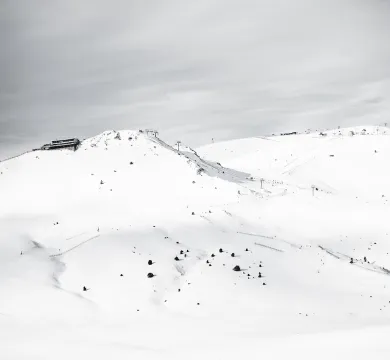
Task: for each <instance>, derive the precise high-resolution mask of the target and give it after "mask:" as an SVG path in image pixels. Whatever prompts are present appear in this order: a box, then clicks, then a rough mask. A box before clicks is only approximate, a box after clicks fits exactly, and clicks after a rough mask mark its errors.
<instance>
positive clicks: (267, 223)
mask: <svg viewBox="0 0 390 360" xmlns="http://www.w3.org/2000/svg"><path fill="white" fill-rule="evenodd" d="M366 130H367V131H366V132H365V133H367V134H366V135H360V134H361V132H362V129H342V130H340V135H339V134H338V133H339V130H335V131H329V132H328V133H327V136H323V135H320V134H319V133H313V134H306V135H296V136H278V137H270V138H253V139H243V140H236V141H231V142H226V143H219V144H218V143H217V144H211V145H209V146H207V147H203V148H201V149H197V150H196V151H195V150H193V149H190V148H188V147H185V146H182V147H181V148H180V150H179V151H178V150H177V149H174V148H172V147H170V146H169V145H167V144H166V143H165V142H164V141H163V140H161V139H159V138H155V137H153V136H150V135H147V134H145V133H143V132H138V131H120V132H116V131H108V132H105V133H103V134H101V135H98V136H96V137H94V138H91V139H87V140H85V141H83V143H82V146H81V147H80V148H79V150H78V151H76V152H73V151H68V150H62V151H53V152H44V151H35V152H31V153H28V154H25V155H23V156H21V157H18V158H15V159H12V160H10V161H6V162H2V163H0V200H1V203H0V227H1V234H0V294H1V296H0V332H1V339H2V342H1V343H0V354H1V355H2V357H1V358H4V359H46V358H47V359H49V358H50V359H51V358H52V355H53V351H55V356H56V358H57V359H68V358H70V357H73V358H84V357H87V358H96V359H100V358H101V359H105V358H107V356H111V357H114V358H116V359H127V358H129V357H131V358H137V359H138V358H140V359H143V358H145V359H165V358H167V359H168V358H169V359H175V358H183V357H185V358H194V359H195V358H199V357H202V358H203V359H209V358H210V359H211V358H213V359H218V358H223V359H228V358H236V357H237V356H243V355H248V356H249V355H250V356H252V357H253V356H254V354H257V355H258V357H265V358H269V359H279V358H285V356H287V354H288V356H290V357H291V356H293V358H296V357H298V356H299V357H300V358H304V359H305V358H307V359H311V358H313V357H315V358H317V359H322V358H324V359H326V358H328V357H329V356H332V357H334V358H345V357H347V358H348V356H354V357H355V358H363V357H367V356H371V357H374V358H376V359H385V358H386V359H387V358H388V356H389V351H390V346H389V345H387V341H386V337H387V336H388V335H389V333H390V292H389V289H388V286H389V279H390V278H389V271H390V261H389V260H390V256H389V253H390V242H389V241H390V236H389V234H390V223H389V221H388V218H389V214H390V211H389V204H388V200H387V199H388V197H389V196H390V191H389V190H390V185H389V184H390V182H389V180H390V179H389V177H390V172H389V171H388V169H387V165H386V164H388V163H389V160H390V142H389V139H390V137H389V136H388V135H389V134H388V132H387V129H384V128H380V129H378V130H377V129H376V128H366ZM351 131H354V133H356V134H357V135H354V136H351V133H350V132H351ZM330 155H333V156H330ZM221 164H222V165H221ZM312 185H314V186H315V189H314V192H313V189H312ZM232 253H234V255H235V256H234V257H233V256H232ZM351 258H352V264H351V263H350V262H351ZM149 260H151V261H152V264H151V265H148V261H149ZM236 265H238V266H240V268H241V270H240V271H237V272H236V271H233V270H232V269H233V267H234V266H236ZM148 273H152V274H153V275H154V276H153V277H152V278H148V277H147V274H148ZM259 275H261V277H259ZM83 286H85V287H86V288H87V289H88V291H83ZM363 338H364V339H366V340H365V341H364V342H363V341H359V340H357V339H363ZM324 344H326V346H325V345H324ZM319 349H320V350H319Z"/></svg>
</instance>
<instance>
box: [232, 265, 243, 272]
mask: <svg viewBox="0 0 390 360" xmlns="http://www.w3.org/2000/svg"><path fill="white" fill-rule="evenodd" d="M233 271H241V268H240V267H239V266H238V265H236V266H235V267H234V268H233Z"/></svg>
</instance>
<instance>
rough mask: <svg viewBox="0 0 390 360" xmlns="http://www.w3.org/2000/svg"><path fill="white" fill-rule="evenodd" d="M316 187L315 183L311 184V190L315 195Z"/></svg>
mask: <svg viewBox="0 0 390 360" xmlns="http://www.w3.org/2000/svg"><path fill="white" fill-rule="evenodd" d="M315 189H316V187H315V185H312V186H311V190H312V193H313V196H314V190H315Z"/></svg>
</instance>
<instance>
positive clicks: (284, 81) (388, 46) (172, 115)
mask: <svg viewBox="0 0 390 360" xmlns="http://www.w3.org/2000/svg"><path fill="white" fill-rule="evenodd" d="M389 115H390V4H389V1H387V0H93V1H92V0H34V1H32V0H0V158H2V157H4V156H6V155H9V154H13V153H15V152H18V151H21V150H23V149H29V148H31V147H32V146H38V145H41V144H42V143H43V142H46V141H50V140H51V139H53V138H61V137H64V136H66V137H67V136H77V137H87V136H93V135H96V134H97V133H99V132H102V131H104V130H107V129H116V130H119V129H133V128H136V129H138V128H157V129H158V130H159V131H160V135H161V137H163V138H164V139H167V140H168V141H174V140H177V139H181V140H182V141H184V142H187V143H189V144H190V145H192V146H198V145H201V144H204V143H208V142H210V141H211V138H214V139H216V140H224V139H228V138H237V137H246V136H256V135H260V134H268V133H272V132H276V131H288V130H300V129H306V128H318V127H333V126H338V125H341V126H346V125H354V124H379V123H384V122H386V121H387V120H390V118H389ZM389 122H390V121H389Z"/></svg>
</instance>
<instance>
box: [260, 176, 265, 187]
mask: <svg viewBox="0 0 390 360" xmlns="http://www.w3.org/2000/svg"><path fill="white" fill-rule="evenodd" d="M263 182H264V179H263V178H261V179H260V186H261V188H263Z"/></svg>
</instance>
